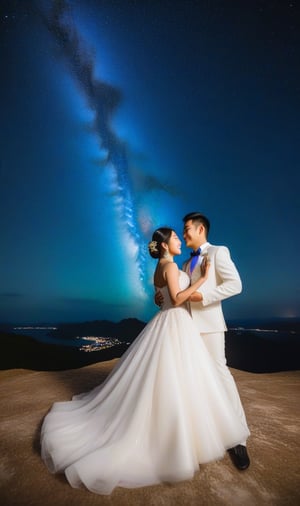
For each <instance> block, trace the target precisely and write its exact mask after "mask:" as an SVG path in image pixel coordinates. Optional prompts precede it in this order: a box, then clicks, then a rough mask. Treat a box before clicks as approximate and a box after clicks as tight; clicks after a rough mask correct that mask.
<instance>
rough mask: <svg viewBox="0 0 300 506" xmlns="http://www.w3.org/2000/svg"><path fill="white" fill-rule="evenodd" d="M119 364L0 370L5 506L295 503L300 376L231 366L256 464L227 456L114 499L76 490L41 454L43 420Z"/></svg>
mask: <svg viewBox="0 0 300 506" xmlns="http://www.w3.org/2000/svg"><path fill="white" fill-rule="evenodd" d="M117 360H118V359H114V360H111V361H107V362H101V363H98V364H93V365H88V366H86V367H82V368H80V369H71V370H64V371H32V370H24V369H11V370H5V371H0V413H1V414H0V499H1V504H5V505H6V506H14V505H16V506H17V505H20V506H52V505H53V504H55V506H66V505H69V504H71V505H76V506H92V505H95V506H96V505H97V506H98V505H101V506H202V505H203V506H229V505H230V506H265V505H270V506H283V505H285V506H288V505H290V506H296V505H297V506H298V504H300V481H299V476H300V448H299V441H300V437H299V436H300V424H299V420H300V408H299V406H300V403H299V400H300V399H299V391H300V388H299V387H300V371H289V372H277V373H268V374H254V373H249V372H245V371H239V370H236V369H232V374H233V375H234V377H235V380H236V382H237V385H238V388H239V391H240V395H241V398H242V401H243V404H244V407H245V411H246V414H247V419H248V424H249V427H250V430H251V437H250V439H249V441H248V448H249V454H250V457H251V466H250V468H249V469H248V470H247V471H244V472H239V471H238V470H236V469H235V468H234V467H233V465H232V463H231V461H230V459H229V457H228V455H226V456H225V457H224V459H223V460H221V461H219V462H214V463H210V464H207V465H203V466H201V468H200V470H199V472H197V473H196V475H195V477H194V479H193V480H190V481H185V482H180V483H177V484H175V485H164V484H162V485H158V486H152V487H146V488H140V489H134V490H128V489H123V488H117V489H115V491H114V492H113V493H112V494H111V495H110V496H99V495H95V494H92V493H91V492H89V491H87V490H84V489H73V488H71V487H70V485H69V484H68V483H67V481H66V480H65V478H64V476H55V475H51V474H50V473H49V472H48V470H47V469H46V467H45V466H44V464H43V462H42V461H41V458H40V454H39V430H40V425H41V422H42V419H43V417H44V415H45V414H46V412H47V410H48V409H49V407H50V406H51V404H52V403H53V402H54V401H59V400H67V399H70V397H71V396H72V395H73V394H74V393H79V392H83V391H87V390H89V389H90V388H92V387H94V386H95V385H97V384H99V383H101V382H102V381H103V380H104V378H105V377H106V376H107V374H108V373H109V371H110V370H111V368H112V367H113V365H114V364H115V363H116V361H117Z"/></svg>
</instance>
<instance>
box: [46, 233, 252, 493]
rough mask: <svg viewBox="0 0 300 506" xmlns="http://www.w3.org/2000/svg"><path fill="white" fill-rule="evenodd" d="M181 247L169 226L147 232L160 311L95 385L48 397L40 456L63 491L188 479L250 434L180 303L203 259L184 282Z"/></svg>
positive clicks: (204, 270)
mask: <svg viewBox="0 0 300 506" xmlns="http://www.w3.org/2000/svg"><path fill="white" fill-rule="evenodd" d="M180 248H181V241H180V240H179V238H178V237H177V235H176V233H175V231H174V230H172V229H170V228H166V227H164V228H159V229H157V230H156V231H155V232H154V233H153V237H152V241H151V242H150V243H149V252H150V255H151V256H152V257H153V258H157V259H158V262H157V266H156V270H155V273H154V285H155V287H156V288H159V289H160V291H162V292H163V295H164V305H163V307H162V309H161V311H159V312H158V313H157V314H156V315H155V316H154V317H153V318H152V320H150V322H149V323H148V324H147V325H146V326H145V328H144V329H143V330H142V332H141V333H140V334H139V336H138V337H137V338H136V339H135V341H134V342H133V343H132V345H131V346H130V347H129V348H128V350H127V351H126V353H125V354H124V355H123V356H122V357H121V359H120V360H119V361H118V363H117V365H116V366H115V367H114V369H113V370H112V371H111V373H110V375H109V376H108V377H107V379H106V380H105V382H104V383H103V384H101V385H99V386H97V387H96V388H94V389H93V390H92V391H90V392H87V393H84V394H81V395H77V396H74V397H73V398H72V400H71V401H67V402H56V403H54V404H53V406H52V408H51V409H50V411H49V412H48V414H47V415H46V417H45V419H44V421H43V425H42V430H41V455H42V459H43V460H44V462H45V464H46V466H47V467H48V469H49V470H50V471H51V472H52V473H63V472H64V473H65V475H66V478H67V480H68V481H69V483H70V485H71V486H72V487H80V486H85V487H86V488H87V489H89V490H90V491H92V492H95V493H98V494H110V493H111V492H112V491H113V489H114V488H115V487H117V486H120V487H128V488H133V487H141V486H146V485H152V484H157V483H161V482H175V481H179V480H188V479H191V478H192V477H193V476H194V473H195V472H196V471H197V470H198V469H199V464H201V463H207V462H210V461H214V460H217V459H220V458H222V457H223V456H224V454H225V451H226V450H227V449H229V448H232V447H233V446H235V445H236V444H238V443H239V442H240V441H241V440H245V439H246V438H247V437H248V435H249V431H248V428H247V427H245V426H244V425H242V422H241V421H240V419H239V418H238V417H237V415H236V414H235V412H234V408H233V406H232V404H231V402H230V400H229V398H228V397H227V393H226V390H225V388H224V387H223V385H222V381H221V379H220V378H219V376H218V372H217V369H216V368H215V365H214V363H213V361H212V359H211V357H210V355H209V353H208V351H207V349H206V347H205V345H204V343H203V342H202V339H201V337H200V336H199V333H198V331H197V329H196V327H195V326H194V323H193V320H192V318H191V316H190V314H189V312H188V310H187V308H186V305H185V303H186V301H187V300H188V299H189V297H190V296H191V295H192V293H194V291H195V290H196V289H197V288H199V287H200V286H201V285H202V284H203V283H205V281H206V279H207V275H208V270H209V261H206V262H205V263H204V264H203V268H202V277H201V278H200V279H199V280H198V281H197V282H195V283H193V284H192V285H191V286H190V280H189V277H188V275H187V274H186V273H185V272H183V271H181V270H179V269H178V267H177V264H176V263H175V262H174V256H176V255H179V254H180V253H181V249H180Z"/></svg>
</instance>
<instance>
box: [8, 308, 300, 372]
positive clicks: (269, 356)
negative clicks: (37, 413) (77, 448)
mask: <svg viewBox="0 0 300 506" xmlns="http://www.w3.org/2000/svg"><path fill="white" fill-rule="evenodd" d="M297 322H298V323H299V320H297V321H296V320H295V321H291V320H276V325H275V322H274V320H272V321H268V322H267V321H265V322H259V323H258V322H257V321H256V322H255V321H250V320H248V321H247V322H245V321H244V322H241V321H239V322H230V323H229V330H228V332H227V333H226V357H227V364H228V366H229V367H232V368H235V369H240V370H244V371H249V372H261V373H263V372H275V371H291V370H298V369H299V370H300V332H298V330H297V329H299V327H297V324H298V323H297ZM52 325H53V326H56V327H57V328H58V330H56V331H55V332H54V334H53V335H55V338H56V339H57V337H59V338H60V337H61V338H62V340H63V339H73V338H76V337H77V336H79V337H82V336H102V337H115V338H118V339H119V340H120V341H121V342H122V343H121V344H120V345H117V346H113V347H111V348H107V349H104V350H99V351H93V352H89V353H85V352H83V351H80V350H79V349H78V347H75V346H74V347H73V346H65V345H63V344H62V345H60V344H58V345H57V344H49V343H44V342H41V341H37V340H35V339H33V338H32V337H28V336H24V335H18V334H15V333H11V332H8V331H5V332H3V331H2V332H1V331H0V345H1V354H0V369H11V368H24V369H33V370H62V369H72V368H78V367H82V366H84V365H88V364H92V363H95V362H102V361H105V360H111V359H112V358H115V357H120V356H121V355H122V354H123V353H124V352H125V351H126V349H127V348H128V346H129V343H132V342H133V341H134V339H135V338H136V337H137V335H138V334H139V333H140V332H141V330H142V329H143V328H144V327H145V325H146V324H145V322H142V321H140V320H137V319H136V318H128V319H125V320H121V321H120V322H118V323H114V322H111V321H108V320H96V321H92V322H82V323H64V324H59V325H55V324H52ZM231 325H232V327H234V329H232V328H231V329H230V326H231ZM239 327H243V328H250V329H251V328H252V329H257V328H260V329H275V330H278V331H280V333H281V334H280V336H279V338H277V336H278V334H276V333H275V334H274V336H276V337H272V335H271V336H270V335H269V334H270V333H268V338H266V333H264V332H259V331H253V330H246V331H245V330H243V331H241V330H239ZM291 330H292V331H293V334H291ZM271 334H272V333H271Z"/></svg>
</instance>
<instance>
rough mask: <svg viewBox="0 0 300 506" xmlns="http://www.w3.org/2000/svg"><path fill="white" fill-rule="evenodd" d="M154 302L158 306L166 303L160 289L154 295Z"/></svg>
mask: <svg viewBox="0 0 300 506" xmlns="http://www.w3.org/2000/svg"><path fill="white" fill-rule="evenodd" d="M154 302H155V304H156V305H157V306H159V307H161V306H162V305H163V303H164V297H163V294H162V293H161V291H160V290H157V292H155V295H154Z"/></svg>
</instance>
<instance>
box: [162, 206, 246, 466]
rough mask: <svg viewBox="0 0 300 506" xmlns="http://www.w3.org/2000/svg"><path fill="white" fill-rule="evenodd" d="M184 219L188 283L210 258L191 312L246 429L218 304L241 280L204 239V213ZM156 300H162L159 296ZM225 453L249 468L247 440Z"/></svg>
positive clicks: (226, 257)
mask: <svg viewBox="0 0 300 506" xmlns="http://www.w3.org/2000/svg"><path fill="white" fill-rule="evenodd" d="M183 222H184V229H183V238H184V240H185V243H186V246H187V247H189V248H191V249H192V252H191V258H190V259H189V260H188V261H186V262H185V263H184V264H183V270H184V271H185V272H186V273H187V274H188V275H189V276H190V279H191V282H192V283H193V282H195V281H196V280H197V279H198V278H199V277H200V276H201V269H200V266H201V263H202V261H207V260H204V259H205V258H206V259H207V258H209V261H210V264H211V265H210V269H209V274H208V279H207V281H206V282H205V283H204V284H203V285H202V286H201V287H200V288H199V289H198V291H197V292H195V293H194V294H193V295H192V297H191V298H190V312H191V315H192V317H193V320H194V322H195V323H196V326H197V327H198V329H199V332H200V334H201V337H202V338H203V340H204V343H205V345H206V347H207V349H208V351H209V353H210V354H211V356H212V357H213V359H214V361H215V363H216V365H217V368H218V370H219V373H220V375H221V379H222V381H223V383H224V385H225V388H226V390H227V392H228V395H229V398H230V399H231V402H232V403H233V405H234V406H235V409H236V412H237V414H238V416H239V417H240V419H241V421H242V423H243V424H244V425H245V427H246V428H247V429H248V427H247V422H246V418H245V413H244V409H243V407H242V404H241V400H240V396H239V393H238V390H237V387H236V384H235V381H234V379H233V377H232V375H231V373H230V371H229V369H228V367H227V365H226V357H225V335H224V332H225V331H226V330H227V327H226V323H225V320H224V316H223V311H222V306H221V301H222V300H224V299H227V298H228V297H232V296H233V295H237V294H238V293H240V292H241V290H242V283H241V279H240V276H239V273H238V271H237V269H236V267H235V265H234V263H233V261H232V260H231V257H230V253H229V250H228V248H226V247H225V246H213V245H212V244H210V243H209V242H208V241H207V238H208V233H209V228H210V223H209V220H208V219H207V217H206V216H204V215H203V214H201V213H198V212H195V213H189V214H187V215H186V216H185V217H184V218H183ZM155 302H156V303H157V304H159V303H161V299H160V296H159V295H157V296H156V298H155ZM228 453H229V455H230V457H231V460H232V461H233V463H234V465H235V466H236V467H237V468H238V469H240V470H245V469H247V468H248V467H249V464H250V459H249V456H248V452H247V448H246V441H241V442H240V444H238V445H237V446H235V447H234V448H230V449H229V450H228Z"/></svg>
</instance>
